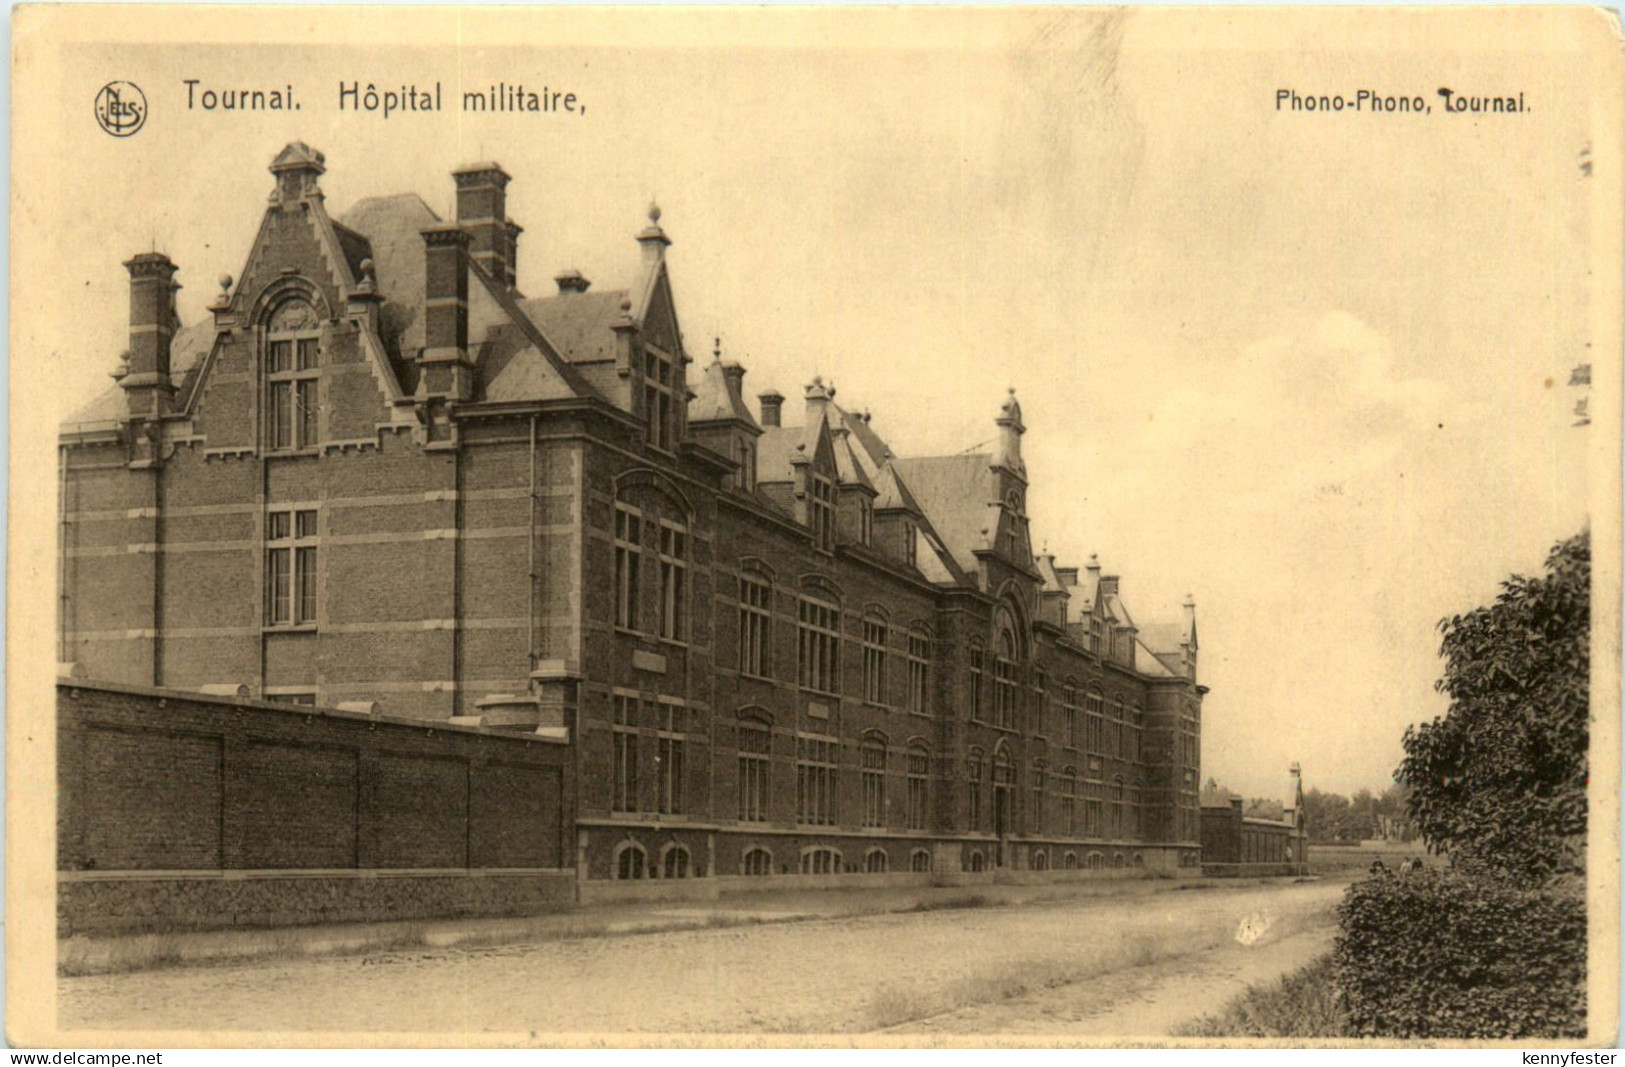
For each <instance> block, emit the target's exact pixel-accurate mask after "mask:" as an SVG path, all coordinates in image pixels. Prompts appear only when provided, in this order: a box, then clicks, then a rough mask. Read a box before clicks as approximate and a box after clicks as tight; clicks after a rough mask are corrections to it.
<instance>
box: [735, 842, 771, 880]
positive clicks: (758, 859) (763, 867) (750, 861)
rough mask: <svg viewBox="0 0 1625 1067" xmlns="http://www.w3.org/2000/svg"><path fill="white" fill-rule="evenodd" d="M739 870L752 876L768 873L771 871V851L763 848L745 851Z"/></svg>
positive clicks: (763, 875)
mask: <svg viewBox="0 0 1625 1067" xmlns="http://www.w3.org/2000/svg"><path fill="white" fill-rule="evenodd" d="M739 870H740V873H741V874H748V875H751V876H753V877H765V876H767V875H770V874H772V873H773V853H771V852H769V851H768V850H767V849H765V848H753V849H751V850H749V851H748V852H746V853H745V857H744V859H743V860H741V861H740V864H739Z"/></svg>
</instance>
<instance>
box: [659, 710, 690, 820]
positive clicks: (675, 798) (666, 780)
mask: <svg viewBox="0 0 1625 1067" xmlns="http://www.w3.org/2000/svg"><path fill="white" fill-rule="evenodd" d="M687 715H688V709H687V708H685V707H682V706H681V705H678V704H667V703H664V702H662V703H661V704H660V705H659V721H658V722H657V723H656V729H655V737H656V739H657V740H656V749H657V756H656V760H655V771H656V780H657V782H658V785H659V790H658V792H659V797H658V800H659V808H660V814H662V815H681V814H682V813H683V780H684V777H683V776H684V773H685V768H686V762H685V759H684V757H685V755H686V749H687V735H688V723H687V721H686V717H687Z"/></svg>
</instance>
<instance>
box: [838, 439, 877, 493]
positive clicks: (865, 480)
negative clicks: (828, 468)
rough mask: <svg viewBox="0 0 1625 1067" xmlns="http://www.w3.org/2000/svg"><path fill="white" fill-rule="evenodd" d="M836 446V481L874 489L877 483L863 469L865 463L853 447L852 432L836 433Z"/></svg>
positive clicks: (840, 483)
mask: <svg viewBox="0 0 1625 1067" xmlns="http://www.w3.org/2000/svg"><path fill="white" fill-rule="evenodd" d="M833 443H834V446H835V481H836V483H837V484H839V485H861V486H863V487H865V488H867V489H873V488H874V487H875V483H874V482H872V481H870V480H869V476H868V475H867V474H865V473H864V471H863V464H862V463H861V462H859V460H858V457H857V455H856V454H855V453H854V451H853V448H852V435H851V434H850V433H839V432H838V433H836V434H835V435H834V441H833Z"/></svg>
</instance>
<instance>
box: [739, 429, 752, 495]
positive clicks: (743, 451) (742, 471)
mask: <svg viewBox="0 0 1625 1067" xmlns="http://www.w3.org/2000/svg"><path fill="white" fill-rule="evenodd" d="M733 461H734V463H736V464H738V466H739V469H738V470H737V471H735V472H734V476H733V480H734V488H735V489H739V490H741V491H743V492H746V493H754V492H755V491H756V445H755V444H754V443H753V442H751V441H750V440H748V439H747V438H744V437H736V438H734V447H733Z"/></svg>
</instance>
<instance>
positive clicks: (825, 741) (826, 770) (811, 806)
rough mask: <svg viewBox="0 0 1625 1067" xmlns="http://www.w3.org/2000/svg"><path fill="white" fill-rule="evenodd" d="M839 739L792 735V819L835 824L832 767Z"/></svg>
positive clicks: (814, 824)
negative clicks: (793, 762)
mask: <svg viewBox="0 0 1625 1067" xmlns="http://www.w3.org/2000/svg"><path fill="white" fill-rule="evenodd" d="M839 753H840V743H839V742H837V741H836V740H835V739H834V738H832V737H815V736H813V735H810V734H800V735H797V737H796V821H797V822H800V823H805V824H807V825H811V826H833V825H835V767H836V763H837V760H838V757H839Z"/></svg>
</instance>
